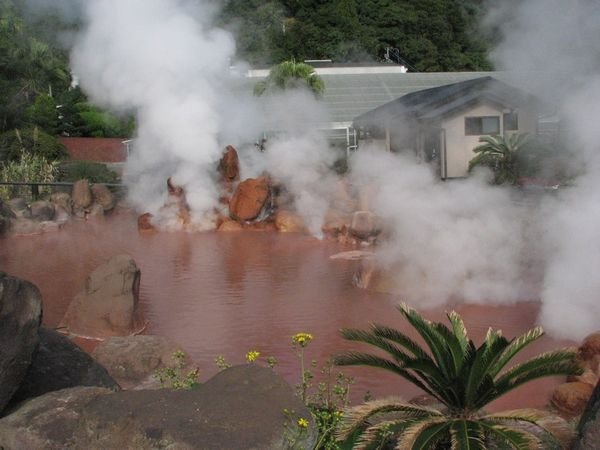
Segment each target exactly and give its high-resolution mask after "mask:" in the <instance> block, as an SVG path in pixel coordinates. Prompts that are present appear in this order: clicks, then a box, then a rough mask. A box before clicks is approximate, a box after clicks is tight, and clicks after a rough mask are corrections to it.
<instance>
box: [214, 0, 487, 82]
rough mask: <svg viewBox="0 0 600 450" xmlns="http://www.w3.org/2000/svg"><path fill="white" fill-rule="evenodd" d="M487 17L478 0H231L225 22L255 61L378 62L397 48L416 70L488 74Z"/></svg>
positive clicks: (245, 55)
mask: <svg viewBox="0 0 600 450" xmlns="http://www.w3.org/2000/svg"><path fill="white" fill-rule="evenodd" d="M484 12H485V11H484V10H483V7H482V2H481V1H478V0H399V1H390V0H362V1H358V0H333V1H328V2H324V1H322V0H279V1H275V0H250V1H248V0H228V1H226V2H225V7H224V9H223V13H222V22H223V24H224V25H225V26H227V27H229V28H230V29H231V30H232V31H233V32H234V33H235V34H236V36H237V43H238V50H239V56H240V57H242V58H243V59H246V60H248V61H249V62H250V63H253V64H257V63H258V64H273V63H279V62H281V61H284V60H289V59H291V58H295V59H297V60H299V61H303V60H306V59H332V60H334V61H336V62H368V61H381V60H382V59H384V56H385V55H386V50H387V49H388V48H392V49H397V50H398V53H399V55H400V56H401V57H402V58H403V59H404V60H406V61H407V62H409V63H410V64H411V66H412V67H414V68H415V69H416V70H418V71H424V72H432V71H456V70H489V69H491V66H490V63H489V61H488V60H487V57H486V55H487V38H486V36H485V35H484V34H483V33H481V32H480V31H479V30H478V24H479V21H480V18H481V16H482V14H483V13H484Z"/></svg>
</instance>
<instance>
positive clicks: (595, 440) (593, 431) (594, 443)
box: [573, 383, 600, 450]
mask: <svg viewBox="0 0 600 450" xmlns="http://www.w3.org/2000/svg"><path fill="white" fill-rule="evenodd" d="M578 431H579V436H578V439H577V441H576V443H575V445H574V446H573V449H574V450H596V449H599V448H600V383H598V384H597V385H596V388H595V389H594V393H593V395H592V397H591V398H590V401H589V402H588V404H587V407H586V409H585V411H584V412H583V415H582V416H581V420H580V422H579V430H578Z"/></svg>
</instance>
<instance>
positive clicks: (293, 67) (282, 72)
mask: <svg viewBox="0 0 600 450" xmlns="http://www.w3.org/2000/svg"><path fill="white" fill-rule="evenodd" d="M304 87H306V88H308V89H310V90H311V91H312V92H313V93H314V94H315V95H316V96H317V97H319V96H321V95H322V94H323V91H324V90H325V83H324V82H323V80H322V79H321V77H320V76H319V75H317V73H316V72H315V69H314V67H312V66H310V65H308V64H305V63H299V62H296V61H294V60H291V61H284V62H282V63H280V64H277V65H276V66H274V67H273V68H272V69H271V71H270V72H269V76H267V78H266V79H265V80H262V81H259V82H258V83H256V85H255V86H254V95H257V96H260V95H263V94H264V93H265V92H268V91H276V90H286V89H297V88H304Z"/></svg>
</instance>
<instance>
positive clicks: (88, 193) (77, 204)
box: [71, 180, 94, 209]
mask: <svg viewBox="0 0 600 450" xmlns="http://www.w3.org/2000/svg"><path fill="white" fill-rule="evenodd" d="M71 198H72V199H73V206H74V208H75V209H85V208H88V207H89V206H91V204H92V202H93V201H94V199H93V197H92V190H91V189H90V183H89V182H88V180H79V181H76V182H75V184H73V190H72V192H71Z"/></svg>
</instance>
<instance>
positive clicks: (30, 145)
mask: <svg viewBox="0 0 600 450" xmlns="http://www.w3.org/2000/svg"><path fill="white" fill-rule="evenodd" d="M23 152H26V153H30V154H33V155H38V156H41V157H42V158H44V159H45V160H46V161H55V160H59V159H63V158H66V157H67V156H68V153H67V149H66V148H65V147H64V145H62V144H61V143H60V142H59V141H58V139H57V138H55V137H54V136H50V135H49V134H47V133H44V132H43V131H41V130H40V129H39V128H37V127H33V128H23V129H20V130H16V129H15V130H10V131H7V132H5V133H2V134H0V162H8V161H19V159H20V158H21V155H22V153H23Z"/></svg>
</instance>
